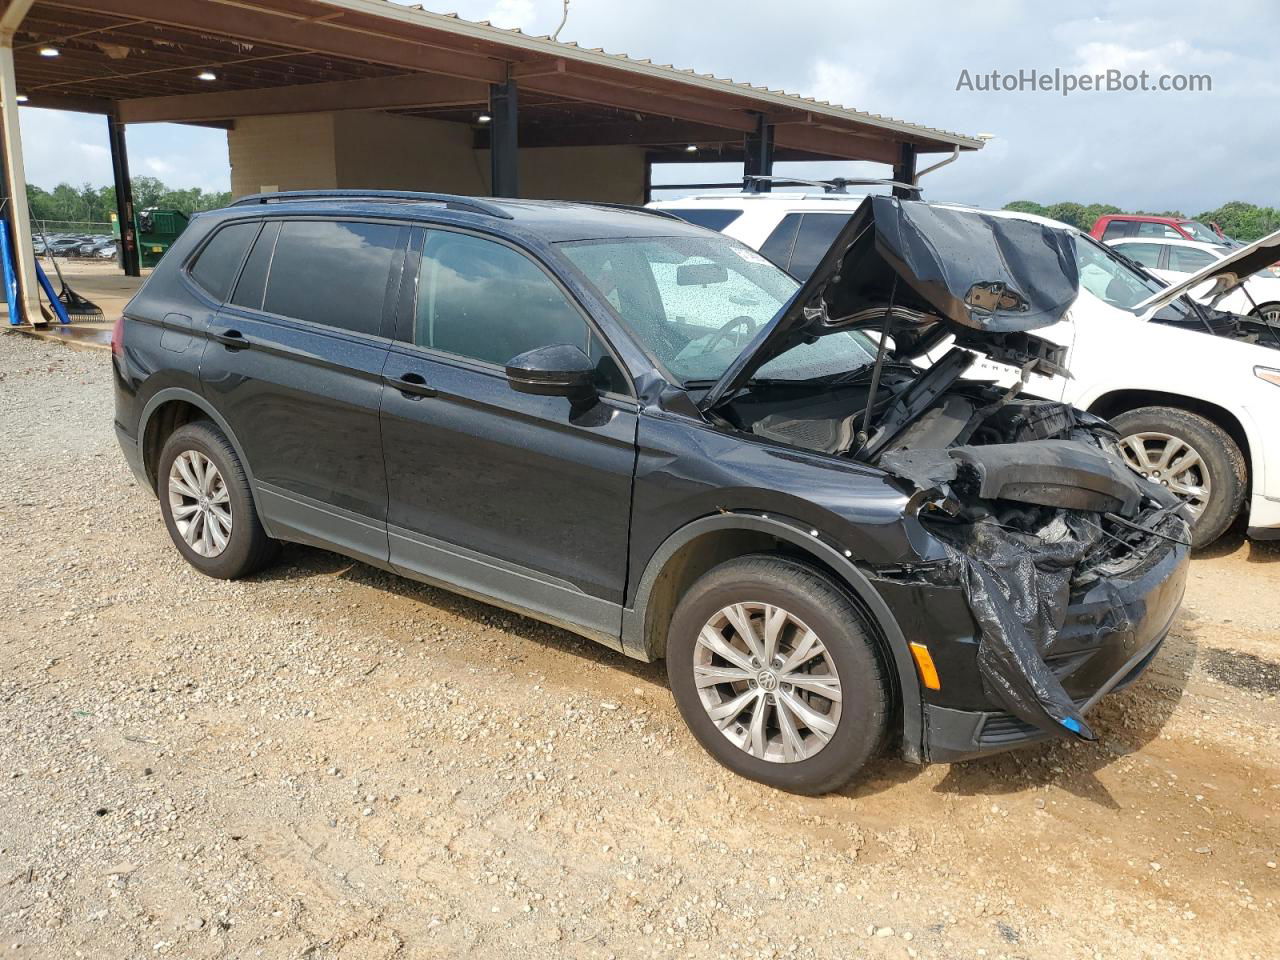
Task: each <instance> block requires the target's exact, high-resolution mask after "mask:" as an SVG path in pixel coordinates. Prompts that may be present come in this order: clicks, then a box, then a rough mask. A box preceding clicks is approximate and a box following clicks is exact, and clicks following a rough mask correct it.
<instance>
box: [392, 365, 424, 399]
mask: <svg viewBox="0 0 1280 960" xmlns="http://www.w3.org/2000/svg"><path fill="white" fill-rule="evenodd" d="M382 381H383V382H384V383H385V384H387V386H390V387H395V388H396V389H397V390H399V391H400V392H401V393H402V394H404V395H405V396H406V397H408V398H409V399H410V400H421V399H422V398H423V397H434V396H436V390H435V388H433V387H431V386H428V384H427V379H426V377H424V376H423V375H422V374H420V373H413V372H412V371H410V372H409V373H402V374H401V375H400V376H398V377H383V378H382Z"/></svg>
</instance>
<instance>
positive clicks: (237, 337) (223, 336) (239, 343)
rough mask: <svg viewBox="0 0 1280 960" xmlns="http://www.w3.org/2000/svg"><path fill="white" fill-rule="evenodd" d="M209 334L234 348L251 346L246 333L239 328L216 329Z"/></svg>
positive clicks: (239, 348)
mask: <svg viewBox="0 0 1280 960" xmlns="http://www.w3.org/2000/svg"><path fill="white" fill-rule="evenodd" d="M209 336H211V337H212V338H213V339H214V340H217V341H218V342H219V343H221V344H223V345H224V346H227V347H230V348H231V349H232V350H246V349H248V348H249V346H250V343H249V341H248V340H247V339H246V338H245V335H244V334H243V333H241V332H240V331H239V330H214V331H213V332H211V333H210V334H209Z"/></svg>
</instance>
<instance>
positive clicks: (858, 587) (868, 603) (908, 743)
mask: <svg viewBox="0 0 1280 960" xmlns="http://www.w3.org/2000/svg"><path fill="white" fill-rule="evenodd" d="M811 529H812V528H811V527H808V526H805V525H803V524H800V523H798V522H796V521H793V520H790V519H789V518H785V517H782V518H780V517H778V516H776V515H769V516H765V515H763V514H755V513H723V514H718V515H716V516H709V517H702V518H701V519H698V520H694V521H692V522H691V523H688V524H686V525H685V526H683V527H681V528H680V529H679V530H677V531H675V532H674V533H672V534H671V535H670V536H668V537H667V539H666V540H664V541H663V542H662V544H661V546H659V547H658V549H657V550H655V551H654V553H653V556H651V557H650V558H649V561H648V562H647V563H646V564H645V568H644V574H643V575H642V576H641V578H640V583H639V586H638V588H637V590H636V596H635V602H634V604H633V605H632V606H631V607H629V608H627V609H625V610H624V611H623V618H622V643H623V648H624V650H626V652H627V653H628V655H630V656H632V657H636V658H637V659H641V660H646V661H649V660H653V659H655V657H656V654H655V651H653V650H651V649H650V645H649V642H648V636H649V629H648V621H649V607H650V601H651V599H652V593H653V588H654V585H655V584H656V583H657V581H658V578H659V576H661V574H662V572H663V571H664V569H666V567H667V564H668V563H669V562H670V561H671V559H672V558H673V557H675V556H676V554H677V553H678V552H679V551H680V550H681V549H682V548H683V547H685V546H687V545H688V544H690V543H692V542H693V541H694V540H696V539H698V538H699V537H702V536H705V535H707V534H711V533H717V532H733V531H748V532H754V533H763V534H767V535H769V536H772V537H775V538H777V539H778V540H783V541H785V542H787V543H789V544H792V545H793V546H796V547H798V548H799V549H800V550H801V551H803V552H804V553H806V554H809V555H810V556H812V557H814V558H815V559H817V560H820V561H821V562H823V563H824V564H826V565H827V566H828V567H830V568H831V569H832V570H834V571H835V572H836V573H837V574H838V575H839V577H840V579H841V580H842V585H843V586H844V587H845V588H847V589H848V590H850V591H851V592H852V593H853V594H854V596H855V597H856V598H857V599H858V600H859V601H860V602H861V604H862V605H863V606H864V608H865V610H866V612H867V613H868V614H869V615H870V616H871V617H872V618H873V620H874V621H875V622H874V623H873V624H872V626H873V627H874V628H876V629H877V630H879V632H880V636H881V637H882V638H883V640H884V644H885V646H887V647H888V650H889V654H890V656H891V657H892V660H893V667H894V669H895V671H896V674H897V681H898V682H897V687H898V693H899V696H900V697H901V698H902V742H903V753H904V756H905V757H906V758H907V759H908V760H912V761H918V760H919V759H920V758H921V756H922V749H923V740H924V722H923V709H924V707H923V703H922V700H921V696H920V686H919V680H918V678H917V676H916V668H915V663H914V661H913V660H912V659H911V653H910V651H909V649H908V647H907V640H906V637H905V636H904V634H903V632H902V628H901V627H900V626H899V625H898V621H897V618H896V617H894V615H893V612H892V611H891V610H890V609H889V605H888V604H887V603H885V601H884V598H883V597H881V596H880V593H879V591H878V590H876V588H875V586H874V585H873V584H872V582H871V580H870V578H868V577H867V575H866V574H865V573H863V572H862V571H861V570H859V569H858V567H857V565H856V564H855V563H854V562H853V560H852V558H849V557H846V556H845V555H844V553H843V551H841V550H839V549H837V548H836V547H835V546H832V545H831V544H830V543H828V542H826V541H825V540H824V539H823V538H822V537H821V535H817V536H815V535H813V534H811V533H810V532H809V531H810V530H811Z"/></svg>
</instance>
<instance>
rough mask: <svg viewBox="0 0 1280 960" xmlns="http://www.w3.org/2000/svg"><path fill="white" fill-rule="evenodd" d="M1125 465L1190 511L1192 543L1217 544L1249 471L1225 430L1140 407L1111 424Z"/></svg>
mask: <svg viewBox="0 0 1280 960" xmlns="http://www.w3.org/2000/svg"><path fill="white" fill-rule="evenodd" d="M1111 425H1112V426H1114V427H1115V428H1116V430H1117V431H1118V432H1119V434H1120V452H1121V453H1122V454H1124V458H1125V460H1126V461H1127V462H1128V464H1129V466H1130V467H1132V468H1133V469H1134V470H1136V471H1137V472H1138V473H1141V474H1142V475H1143V476H1145V477H1147V479H1149V480H1151V481H1152V482H1153V483H1159V484H1161V485H1162V486H1166V487H1169V488H1170V489H1171V490H1173V491H1174V492H1175V493H1176V494H1178V495H1179V496H1180V497H1182V499H1183V500H1184V501H1186V503H1187V505H1188V506H1189V507H1190V508H1191V514H1192V523H1191V544H1192V546H1193V547H1197V548H1199V547H1207V546H1208V545H1209V544H1211V543H1213V541H1215V540H1217V539H1218V538H1219V537H1220V536H1222V534H1223V533H1225V532H1226V529H1227V527H1229V526H1231V522H1232V521H1233V520H1235V518H1236V515H1237V514H1239V513H1240V508H1241V506H1242V505H1243V504H1244V495H1245V490H1246V489H1247V488H1248V480H1249V473H1248V469H1247V467H1246V466H1245V461H1244V455H1243V454H1242V453H1241V452H1240V448H1239V447H1238V446H1236V443H1235V441H1234V440H1232V439H1231V437H1230V436H1229V435H1228V434H1227V432H1226V431H1225V430H1223V429H1222V428H1221V427H1219V426H1218V425H1217V424H1216V423H1214V422H1212V421H1211V420H1207V419H1205V418H1204V417H1202V416H1200V415H1199V414H1195V413H1191V412H1189V411H1187V410H1179V409H1178V408H1177V407H1141V408H1139V409H1137V410H1129V411H1126V412H1125V413H1121V414H1119V415H1117V416H1115V417H1113V418H1112V420H1111Z"/></svg>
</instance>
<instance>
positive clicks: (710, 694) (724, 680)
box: [693, 603, 841, 763]
mask: <svg viewBox="0 0 1280 960" xmlns="http://www.w3.org/2000/svg"><path fill="white" fill-rule="evenodd" d="M693 677H694V683H695V684H696V686H697V689H698V696H699V698H700V699H701V701H702V706H703V708H704V709H705V710H706V711H707V716H708V717H710V718H711V721H712V722H713V723H714V724H715V725H716V727H717V729H719V730H720V732H721V733H722V734H724V736H725V737H726V738H727V739H728V740H729V742H730V743H732V744H734V745H735V746H736V747H738V748H739V749H740V750H742V751H744V752H745V753H747V754H749V755H750V756H752V757H756V758H757V759H761V760H768V761H771V762H775V763H794V762H796V761H800V760H807V759H809V758H810V757H812V756H814V755H815V754H817V753H818V752H819V751H820V750H822V748H823V747H825V746H826V745H827V744H828V743H829V742H830V741H831V738H832V737H833V736H834V735H835V732H836V729H837V727H838V726H839V723H840V706H841V698H840V678H839V676H838V675H837V673H836V667H835V663H834V662H833V660H832V658H831V654H830V652H829V651H828V650H827V648H826V646H825V645H824V644H823V642H822V640H821V639H820V638H819V637H818V635H817V634H816V633H814V632H813V631H812V630H810V629H809V627H808V626H806V625H805V624H804V623H803V622H802V621H801V620H800V619H799V618H798V617H796V616H795V615H794V614H792V613H790V612H788V611H787V610H784V609H783V608H782V607H779V606H775V605H773V604H766V603H735V604H732V605H731V606H727V607H724V608H723V609H721V610H720V611H719V612H717V613H716V614H715V615H714V616H713V617H712V618H711V619H710V620H708V621H707V623H706V625H705V626H703V628H702V630H701V631H700V633H699V634H698V642H697V643H696V644H695V645H694V648H693Z"/></svg>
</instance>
